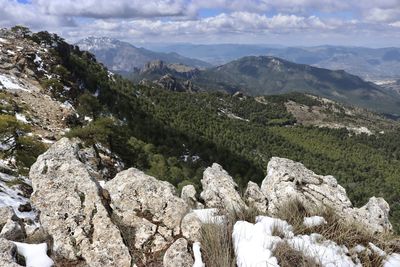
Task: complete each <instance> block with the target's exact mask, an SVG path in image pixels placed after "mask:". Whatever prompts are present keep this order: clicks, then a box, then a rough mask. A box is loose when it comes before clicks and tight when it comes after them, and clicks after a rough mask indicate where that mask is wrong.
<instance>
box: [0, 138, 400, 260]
mask: <svg viewBox="0 0 400 267" xmlns="http://www.w3.org/2000/svg"><path fill="white" fill-rule="evenodd" d="M100 162H101V158H100V157H99V155H98V154H97V153H96V151H95V150H93V149H91V148H85V147H84V145H83V144H82V143H81V142H80V141H79V140H78V139H74V140H69V139H67V138H62V139H61V140H59V141H58V142H56V143H55V144H53V145H52V146H51V147H50V149H49V150H48V151H47V152H46V153H44V154H43V155H41V156H39V157H38V159H37V161H36V163H35V164H34V165H33V166H32V168H31V170H30V173H29V178H30V180H31V182H32V187H33V193H32V195H31V197H30V199H31V202H32V205H33V207H34V208H35V209H36V210H37V211H38V216H37V217H35V218H33V219H32V220H33V223H31V224H30V225H29V226H27V223H26V221H25V220H24V219H23V218H21V217H18V216H15V213H14V212H13V211H12V210H9V209H7V208H2V209H1V210H2V211H4V216H2V219H3V217H4V223H2V227H3V229H2V231H1V237H2V238H3V239H0V244H1V245H2V246H3V247H4V248H5V250H4V253H3V255H2V257H0V262H1V264H2V266H12V265H10V264H14V265H15V266H18V265H17V261H16V257H15V256H16V251H17V250H16V246H17V245H16V244H15V243H10V242H9V241H7V239H8V240H12V241H16V240H17V241H29V242H32V243H43V242H44V243H46V244H48V246H49V257H50V258H51V261H54V263H55V264H56V265H57V266H99V265H103V266H135V265H136V266H204V262H206V263H209V262H207V261H208V260H209V259H210V256H211V255H208V254H207V253H211V252H210V250H209V249H208V248H209V246H210V244H209V243H207V242H208V241H209V240H208V241H207V239H205V238H204V235H205V231H206V229H207V227H209V226H210V225H215V227H225V228H226V227H231V229H232V232H230V234H231V235H232V241H231V242H232V243H231V244H228V246H232V247H233V248H234V250H233V251H234V254H233V256H236V264H237V265H238V266H260V265H259V264H264V265H265V264H266V263H273V264H275V265H273V266H277V265H276V264H279V263H280V262H282V257H280V256H279V255H278V250H277V248H278V247H280V246H281V245H282V244H285V245H288V246H289V248H291V249H292V250H294V251H298V252H299V253H302V254H303V255H306V256H307V257H308V258H310V259H312V261H314V262H318V263H320V264H321V265H322V266H333V265H330V264H331V263H330V261H335V264H339V265H335V266H360V262H362V261H361V260H362V259H361V257H363V256H364V255H365V253H366V251H367V252H368V253H370V254H371V255H372V254H376V253H380V256H381V257H382V259H383V261H385V262H386V263H388V262H390V261H395V260H396V257H397V254H393V253H392V252H393V250H386V249H387V247H380V248H379V247H378V246H381V245H382V243H379V244H374V243H373V242H376V240H373V239H371V240H360V241H359V242H360V243H359V244H355V243H353V245H354V246H353V247H345V246H344V245H343V244H341V243H336V242H335V241H332V240H329V239H328V236H324V232H323V231H321V229H326V227H324V225H327V224H329V223H332V220H331V219H330V218H328V217H326V218H324V217H323V216H324V215H326V214H328V213H327V212H326V210H327V209H329V210H330V211H331V214H335V216H337V218H340V220H341V221H343V222H348V223H349V224H350V223H355V224H357V225H358V226H360V227H361V228H363V229H364V230H365V231H367V232H368V233H370V234H371V235H370V237H372V236H373V235H380V233H390V231H391V224H390V222H389V220H388V213H389V206H388V204H387V203H386V202H385V200H383V199H381V198H371V199H370V201H369V202H368V203H367V205H366V206H364V207H361V208H354V207H353V206H352V204H351V202H350V200H349V199H348V197H347V195H346V192H345V190H344V189H343V188H342V187H341V186H340V185H338V184H337V182H336V179H335V178H334V177H333V176H320V175H317V174H315V173H314V172H312V171H311V170H308V169H306V168H305V167H304V166H303V165H302V164H300V163H296V162H293V161H291V160H288V159H283V158H272V159H271V161H270V162H269V165H268V175H267V176H266V177H265V179H264V181H263V183H262V186H261V188H260V187H258V185H257V184H254V183H252V182H250V183H249V185H248V188H247V189H246V191H245V194H244V197H241V196H240V194H239V193H238V191H237V188H236V187H237V185H236V183H235V182H234V180H233V178H232V177H231V176H229V174H228V173H227V172H226V171H225V170H224V169H223V168H222V166H220V165H218V164H213V165H212V166H211V167H209V168H207V169H206V170H205V171H204V175H203V179H202V187H203V190H202V192H201V193H200V194H199V196H200V198H197V196H198V195H197V194H196V191H195V190H194V187H193V186H190V185H188V186H185V187H184V188H183V190H182V195H181V197H179V196H178V195H177V192H176V190H175V188H174V187H173V186H172V185H171V184H169V183H168V182H165V181H160V180H157V179H156V178H154V177H151V176H149V175H146V174H145V173H143V172H141V171H140V170H137V169H134V168H130V169H127V170H124V171H122V172H119V173H118V174H117V175H116V176H115V177H114V178H113V179H111V180H109V179H108V178H107V176H106V175H105V174H104V173H105V172H104V170H103V169H102V164H100ZM294 202H296V203H297V204H296V205H298V206H301V207H302V209H304V211H303V214H307V215H310V216H305V218H301V220H304V222H301V223H300V224H304V225H303V228H302V230H301V231H300V230H299V228H298V227H299V225H296V224H295V223H294V222H293V221H290V218H279V216H282V214H284V213H282V211H283V209H284V207H285V206H284V205H286V204H285V203H294ZM232 212H233V213H235V214H236V217H235V218H234V219H232ZM318 212H321V213H320V214H317V213H318ZM240 213H241V214H250V215H249V216H238V215H237V214H240ZM311 215H313V216H311ZM317 215H321V216H317ZM225 228H224V229H225ZM314 231H315V232H314ZM299 233H302V234H299ZM306 233H308V234H306ZM349 234H350V233H349ZM348 238H349V239H351V238H352V237H351V236H348ZM365 242H367V243H365ZM345 244H350V243H345ZM365 244H366V245H365ZM200 247H201V248H202V249H201V250H200ZM221 249H223V248H221ZM18 251H20V250H18ZM18 253H21V252H18ZM389 253H392V254H390V255H389ZM327 254H328V255H329V257H326V255H327ZM255 255H257V257H255ZM13 261H14V263H13ZM5 264H6V265H5ZM7 264H9V265H7ZM264 265H263V266H264ZM33 266H38V265H33ZM49 266H51V265H49ZM385 266H386V265H385ZM387 266H390V265H387Z"/></svg>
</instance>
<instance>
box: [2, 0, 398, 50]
mask: <svg viewBox="0 0 400 267" xmlns="http://www.w3.org/2000/svg"><path fill="white" fill-rule="evenodd" d="M0 10H1V12H0V27H1V26H7V27H9V26H12V25H15V24H23V25H26V26H29V27H31V28H32V29H33V30H49V31H53V32H57V33H59V34H61V35H62V36H63V37H66V38H67V39H70V40H77V39H79V38H83V37H86V36H90V35H96V36H112V37H116V38H120V39H125V40H138V39H140V40H152V41H164V42H168V41H178V40H179V41H189V42H190V41H191V42H196V41H199V40H200V41H201V42H207V41H209V42H212V41H214V42H220V41H226V40H228V41H231V42H236V41H239V42H241V41H243V40H246V41H249V42H251V40H254V41H260V40H270V38H271V36H273V37H274V38H276V39H277V40H278V39H280V37H279V36H283V35H286V36H287V38H290V37H291V38H292V39H293V40H296V41H297V38H300V39H304V40H305V39H306V38H308V37H306V36H309V38H310V39H307V41H309V40H312V39H322V38H327V39H328V38H329V36H330V39H331V40H333V41H336V40H347V39H349V38H355V36H357V35H358V36H368V37H371V36H373V37H374V39H376V40H377V39H379V38H376V37H377V36H382V38H383V37H384V38H386V39H388V36H389V37H390V38H392V39H394V36H395V33H399V30H400V27H399V21H400V0H369V1H360V0H357V1H355V0H347V1H345V0H279V1H271V0H112V1H110V0H31V1H30V2H29V3H28V4H22V3H19V2H18V1H17V0H0ZM207 10H208V11H211V12H210V13H209V14H213V15H210V16H208V17H200V16H198V15H199V14H201V15H202V16H204V14H208V13H207ZM185 38H186V39H185ZM346 38H347V39H346ZM390 38H389V39H390ZM383 41H385V40H383ZM395 45H396V44H395Z"/></svg>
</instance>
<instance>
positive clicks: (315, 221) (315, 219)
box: [303, 216, 327, 227]
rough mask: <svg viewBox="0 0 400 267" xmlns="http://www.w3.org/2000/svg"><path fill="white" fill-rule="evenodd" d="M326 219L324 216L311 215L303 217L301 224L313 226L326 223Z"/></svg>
mask: <svg viewBox="0 0 400 267" xmlns="http://www.w3.org/2000/svg"><path fill="white" fill-rule="evenodd" d="M326 223H327V222H326V220H325V219H324V217H321V216H311V217H305V218H304V220H303V225H304V226H305V227H315V226H319V225H322V224H326Z"/></svg>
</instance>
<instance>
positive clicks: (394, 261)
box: [383, 253, 400, 267]
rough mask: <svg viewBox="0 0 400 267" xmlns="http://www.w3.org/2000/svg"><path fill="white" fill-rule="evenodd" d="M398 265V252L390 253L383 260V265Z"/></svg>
mask: <svg viewBox="0 0 400 267" xmlns="http://www.w3.org/2000/svg"><path fill="white" fill-rule="evenodd" d="M399 266H400V254H398V253H393V254H390V255H389V256H388V257H387V259H386V260H385V262H384V264H383V267H399Z"/></svg>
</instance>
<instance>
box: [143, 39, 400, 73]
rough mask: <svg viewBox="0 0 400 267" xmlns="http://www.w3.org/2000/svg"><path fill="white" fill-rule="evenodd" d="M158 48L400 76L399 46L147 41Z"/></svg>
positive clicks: (217, 61) (211, 58) (219, 58)
mask: <svg viewBox="0 0 400 267" xmlns="http://www.w3.org/2000/svg"><path fill="white" fill-rule="evenodd" d="M146 47H148V48H149V49H152V50H154V51H159V52H170V51H174V52H176V53H179V54H181V55H183V56H186V57H191V58H197V59H200V60H203V61H206V62H209V63H211V64H213V65H221V64H225V63H227V62H229V61H232V60H235V59H238V58H241V57H244V56H259V55H263V56H266V55H269V56H276V57H280V58H283V59H286V60H289V61H292V62H295V63H299V64H308V65H312V66H315V67H321V68H327V69H333V70H345V71H347V72H349V73H351V74H354V75H357V76H360V77H362V78H364V79H368V80H379V79H392V78H399V77H400V48H395V47H389V48H376V49H375V48H365V47H343V46H316V47H282V46H276V45H275V46H274V45H246V44H216V45H195V44H164V45H162V44H157V45H156V44H149V45H146Z"/></svg>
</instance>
